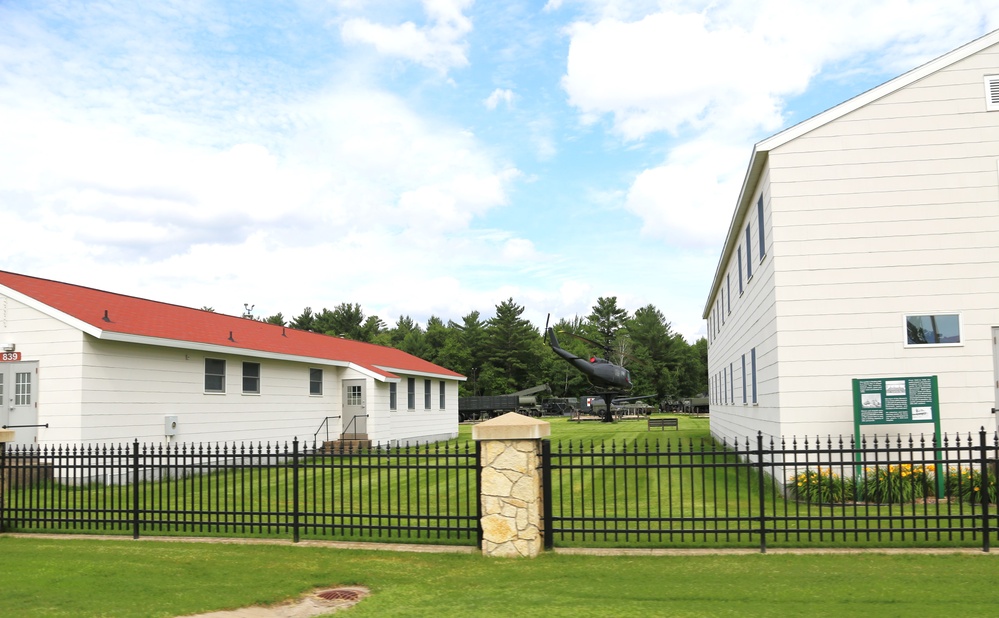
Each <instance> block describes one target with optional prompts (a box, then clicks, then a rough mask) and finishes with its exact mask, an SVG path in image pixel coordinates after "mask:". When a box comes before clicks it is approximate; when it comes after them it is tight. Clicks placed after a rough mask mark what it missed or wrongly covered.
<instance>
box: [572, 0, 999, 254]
mask: <svg viewBox="0 0 999 618" xmlns="http://www.w3.org/2000/svg"><path fill="white" fill-rule="evenodd" d="M583 4H584V5H586V7H587V8H588V10H589V13H588V14H589V16H590V17H589V20H588V21H580V22H577V23H575V24H573V25H572V26H571V27H570V28H569V30H568V32H569V35H570V37H571V41H570V45H569V54H568V61H567V66H566V73H565V76H564V77H563V80H562V86H563V88H564V89H565V91H566V93H567V95H568V100H569V102H570V104H572V105H573V106H575V107H576V108H577V110H578V111H579V114H580V119H581V120H582V122H583V123H584V124H593V123H596V122H598V121H600V120H602V119H603V118H605V117H609V119H610V122H611V126H612V127H613V130H614V131H615V132H616V133H617V134H618V135H619V136H620V137H622V138H623V139H625V140H628V141H637V140H650V139H653V138H654V137H655V136H657V135H659V136H662V135H664V134H665V135H668V136H670V137H672V138H674V140H675V141H674V142H672V143H671V144H670V150H669V152H668V154H667V155H666V157H665V160H664V161H663V163H662V164H661V165H658V166H653V167H650V168H647V169H645V170H644V171H641V172H639V173H638V174H637V175H636V177H635V180H634V182H633V184H632V186H631V188H630V189H629V191H628V195H627V199H626V201H625V204H624V205H625V208H626V209H627V210H629V211H630V212H632V213H634V214H636V215H637V216H639V217H640V218H641V219H642V222H643V228H642V229H643V232H644V233H645V234H646V235H649V236H651V237H659V238H664V239H667V240H668V242H670V243H671V244H673V245H677V246H686V247H688V248H696V247H717V244H718V243H719V242H720V240H721V235H722V234H724V230H725V229H727V223H728V221H729V219H730V217H731V212H732V209H733V207H734V205H735V200H736V198H737V196H738V191H739V188H740V186H741V181H742V177H743V175H744V173H745V170H746V163H747V161H748V158H749V156H750V153H751V147H752V144H753V143H754V142H756V141H758V140H760V139H762V138H763V137H765V136H767V135H770V134H773V133H775V132H777V131H778V130H779V129H780V128H782V127H783V126H786V125H787V123H788V118H787V117H786V112H785V106H786V102H787V101H788V100H789V99H790V98H791V97H794V96H796V95H799V94H802V93H803V92H805V90H806V89H808V88H809V87H810V86H812V85H813V81H814V79H815V77H816V76H817V75H819V74H820V73H821V72H823V71H825V72H826V77H825V79H830V77H829V74H830V70H831V74H832V75H833V76H835V75H836V74H837V73H839V72H843V73H850V72H856V71H863V72H868V73H871V74H876V75H880V76H883V78H884V79H889V78H891V77H894V76H895V75H896V74H899V73H901V72H903V71H905V70H908V69H911V68H913V67H914V66H916V65H918V64H919V63H921V62H924V61H926V60H929V59H931V58H932V57H935V56H937V55H939V54H942V53H945V52H947V51H949V50H950V49H953V48H955V47H957V46H959V45H961V44H963V43H965V42H967V41H969V40H971V39H973V38H975V37H976V36H978V35H979V34H980V29H981V24H982V23H983V22H992V23H993V24H994V25H999V21H997V20H999V2H996V1H995V0H989V1H988V2H986V3H985V4H988V5H991V8H990V7H986V6H985V4H982V3H981V2H977V1H975V0H967V1H965V2H958V3H956V4H953V3H942V2H939V1H927V0H895V1H891V2H878V3H871V2H864V1H860V0H848V1H846V2H832V1H825V0H823V1H817V2H809V3H795V2H786V1H783V0H759V1H757V2H743V1H742V0H739V1H736V0H728V1H722V2H710V3H708V2H687V3H679V4H673V5H670V8H668V9H666V8H662V6H661V5H660V6H656V7H655V8H653V9H651V10H649V7H648V6H645V7H644V8H645V9H646V10H647V12H644V13H642V12H640V11H638V9H637V8H636V7H635V6H631V7H630V8H629V7H628V6H626V5H625V4H622V3H620V2H617V1H606V2H600V1H592V2H584V3H583ZM835 103H838V101H833V102H830V105H833V104H835ZM803 119H804V118H796V119H795V121H797V120H803Z"/></svg>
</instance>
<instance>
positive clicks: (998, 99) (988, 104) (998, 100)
mask: <svg viewBox="0 0 999 618" xmlns="http://www.w3.org/2000/svg"><path fill="white" fill-rule="evenodd" d="M985 109H987V110H989V111H990V112H995V111H999V75H986V76H985Z"/></svg>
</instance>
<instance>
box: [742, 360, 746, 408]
mask: <svg viewBox="0 0 999 618" xmlns="http://www.w3.org/2000/svg"><path fill="white" fill-rule="evenodd" d="M742 405H746V355H745V354H743V355H742Z"/></svg>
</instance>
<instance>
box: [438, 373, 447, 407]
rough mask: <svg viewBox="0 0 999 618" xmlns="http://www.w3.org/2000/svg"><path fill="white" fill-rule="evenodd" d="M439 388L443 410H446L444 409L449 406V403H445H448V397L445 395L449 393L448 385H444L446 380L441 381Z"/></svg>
mask: <svg viewBox="0 0 999 618" xmlns="http://www.w3.org/2000/svg"><path fill="white" fill-rule="evenodd" d="M439 389H440V400H441V401H440V404H441V410H444V409H446V408H447V405H445V404H446V403H447V398H446V397H445V395H446V393H447V387H445V386H444V380H441V381H440V387H439Z"/></svg>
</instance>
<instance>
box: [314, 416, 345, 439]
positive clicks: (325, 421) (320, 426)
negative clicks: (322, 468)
mask: <svg viewBox="0 0 999 618" xmlns="http://www.w3.org/2000/svg"><path fill="white" fill-rule="evenodd" d="M331 418H340V416H339V415H337V416H327V417H326V418H324V419H323V422H322V423H319V429H317V430H316V433H314V434H312V443H313V444H315V443H316V436H318V435H319V432H320V431H322V430H323V427H326V441H327V442H329V441H330V419H331Z"/></svg>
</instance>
